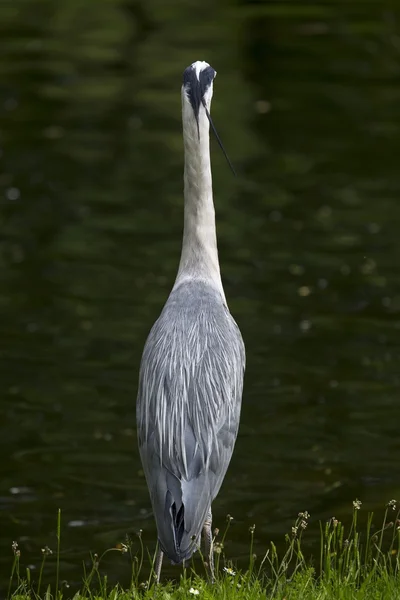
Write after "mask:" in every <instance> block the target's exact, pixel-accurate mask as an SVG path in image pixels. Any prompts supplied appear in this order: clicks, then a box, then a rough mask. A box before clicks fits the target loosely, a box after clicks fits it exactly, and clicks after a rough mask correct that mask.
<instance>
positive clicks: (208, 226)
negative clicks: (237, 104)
mask: <svg viewBox="0 0 400 600" xmlns="http://www.w3.org/2000/svg"><path fill="white" fill-rule="evenodd" d="M183 93H184V92H183ZM182 120H183V142H184V150H185V171H184V196H185V217H184V229H183V242H182V254H181V260H180V263H179V270H178V275H177V277H176V281H175V285H174V288H176V287H178V286H179V285H180V284H181V283H182V282H183V281H184V280H188V279H197V280H198V279H202V280H204V281H207V282H208V283H210V284H211V285H213V286H214V287H216V288H217V289H218V291H219V292H220V293H221V295H222V298H223V299H224V301H225V294H224V290H223V287H222V281H221V275H220V269H219V261H218V249H217V234H216V230H215V211H214V202H213V193H212V178H211V162H210V135H209V127H210V126H209V122H208V118H207V115H206V112H205V109H204V107H203V106H200V112H199V129H197V123H196V119H195V117H194V114H193V110H192V107H191V105H190V102H189V101H188V100H187V98H185V97H183V98H182ZM199 133H200V139H199Z"/></svg>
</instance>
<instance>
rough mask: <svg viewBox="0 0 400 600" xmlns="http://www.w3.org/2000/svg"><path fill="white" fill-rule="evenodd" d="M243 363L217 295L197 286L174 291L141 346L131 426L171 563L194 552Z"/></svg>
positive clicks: (227, 451)
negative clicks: (135, 430)
mask: <svg viewBox="0 0 400 600" xmlns="http://www.w3.org/2000/svg"><path fill="white" fill-rule="evenodd" d="M244 366H245V355H244V345H243V341H242V338H241V335H240V332H239V330H238V327H237V325H236V323H235V321H234V320H233V318H232V316H231V315H230V313H229V311H228V309H227V307H226V305H225V304H224V302H223V300H222V298H221V296H220V294H219V292H217V291H216V290H215V289H213V287H212V286H210V285H209V284H207V283H204V282H202V281H190V282H187V283H182V285H180V286H179V287H178V288H177V289H174V290H173V292H172V293H171V295H170V297H169V299H168V301H167V303H166V305H165V307H164V310H163V311H162V313H161V316H160V318H159V319H158V320H157V321H156V323H155V324H154V326H153V328H152V330H151V332H150V335H149V337H148V339H147V342H146V345H145V348H144V353H143V358H142V365H141V370H140V383H139V396H138V403H137V423H138V432H139V449H140V455H141V458H142V463H143V468H144V472H145V475H146V480H147V484H148V487H149V490H150V497H151V501H152V505H153V510H154V515H155V518H156V522H157V529H158V536H159V541H160V545H161V548H162V550H163V551H164V552H165V553H166V555H167V556H168V557H169V558H170V559H171V560H172V561H173V562H175V563H180V562H181V561H182V560H184V559H188V558H190V556H191V555H192V553H193V552H194V550H195V549H196V548H197V546H198V543H199V541H198V538H199V535H200V533H201V530H202V527H203V525H204V521H205V518H206V515H207V512H208V510H209V509H210V506H211V503H212V501H213V500H214V498H215V496H216V495H217V494H218V491H219V488H220V486H221V484H222V481H223V479H224V476H225V473H226V470H227V468H228V465H229V461H230V459H231V456H232V451H233V447H234V444H235V440H236V435H237V431H238V426H239V417H240V405H241V397H242V386H243V372H244ZM193 537H194V540H193V539H192V538H193Z"/></svg>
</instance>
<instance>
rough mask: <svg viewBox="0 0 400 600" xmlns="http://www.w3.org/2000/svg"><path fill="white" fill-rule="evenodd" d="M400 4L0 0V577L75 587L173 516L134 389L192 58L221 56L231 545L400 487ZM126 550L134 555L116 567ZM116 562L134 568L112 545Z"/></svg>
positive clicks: (175, 210) (172, 200)
mask: <svg viewBox="0 0 400 600" xmlns="http://www.w3.org/2000/svg"><path fill="white" fill-rule="evenodd" d="M394 6H395V4H394V3H393V5H392V4H391V3H388V2H378V1H376V2H368V3H367V2H353V3H347V2H340V1H336V2H324V3H307V2H306V3H304V2H295V1H293V2H268V3H266V2H265V3H263V2H233V1H231V2H228V1H227V2H225V3H223V2H221V3H215V2H214V1H213V0H205V1H202V2H190V3H189V2H187V1H186V0H177V1H176V2H174V3H165V2H164V0H151V1H150V0H146V2H134V1H132V0H130V1H128V2H122V1H121V0H107V1H106V0H98V2H96V9H95V10H93V7H90V6H89V5H87V4H85V3H83V2H81V1H79V0H65V1H64V2H62V3H60V2H55V1H54V0H43V1H42V2H40V3H36V5H33V4H32V3H31V2H29V1H27V0H13V3H11V2H6V3H3V4H2V5H1V7H0V40H1V42H0V43H1V55H2V60H1V62H0V114H1V128H0V129H1V131H0V149H1V170H0V187H1V190H0V195H1V212H0V232H1V238H0V266H1V268H0V308H1V310H0V352H1V361H0V383H1V423H0V428H1V429H0V434H1V435H0V485H1V490H0V510H1V512H0V518H1V535H0V545H1V548H0V573H1V576H0V580H1V583H4V581H5V579H6V578H7V577H8V575H9V569H10V564H11V542H12V541H13V540H18V541H19V543H20V548H21V552H22V560H23V562H24V565H27V564H36V565H37V564H38V562H39V560H40V557H41V552H40V549H41V547H43V546H44V544H48V545H49V546H50V547H51V548H52V549H53V550H54V549H55V524H56V511H57V509H58V508H59V507H61V509H62V537H63V539H62V548H63V554H62V578H66V579H68V580H70V581H77V580H78V581H79V579H80V577H81V574H82V568H81V560H82V558H83V557H86V558H88V556H89V553H90V552H91V551H92V552H93V551H98V552H101V551H102V550H104V549H105V548H107V547H110V546H113V545H115V544H116V543H117V542H120V541H123V540H124V536H125V533H126V532H130V533H134V532H135V531H137V530H138V529H139V528H142V529H143V530H144V534H143V535H144V538H145V543H146V544H147V545H149V547H153V542H154V534H155V530H154V525H153V520H152V516H151V513H150V504H149V499H148V494H147V490H146V486H145V482H144V479H143V476H142V474H141V471H140V463H139V458H138V452H137V448H136V437H135V420H134V406H135V396H136V386H137V374H138V366H139V360H140V356H141V351H142V348H143V344H144V341H145V338H146V335H147V333H148V331H149V328H150V327H151V325H152V323H153V321H154V320H155V319H156V317H157V316H158V314H159V312H160V309H161V307H162V305H163V303H164V302H165V300H166V298H167V296H168V293H169V291H170V289H171V286H172V283H173V280H174V277H175V273H176V269H177V264H178V259H179V253H180V242H181V231H182V208H183V207H182V142H181V125H180V95H179V94H180V81H181V73H182V71H183V69H184V67H186V66H187V65H188V64H190V63H191V62H192V61H194V60H197V59H201V60H203V59H205V60H207V61H209V62H210V63H211V64H212V65H213V66H214V67H215V68H216V70H217V71H218V77H217V80H216V83H215V92H214V102H213V116H214V119H215V123H216V125H217V127H218V129H219V132H220V135H221V137H222V139H223V140H224V143H225V146H226V148H227V150H228V152H229V154H230V156H231V159H232V161H233V162H234V164H235V166H236V169H237V171H238V173H239V176H238V178H236V179H234V178H233V177H232V176H231V174H230V172H229V170H228V168H227V166H226V164H225V163H224V158H223V156H222V155H221V153H220V152H219V150H218V148H217V146H216V144H215V145H213V170H214V188H215V204H216V211H217V218H218V235H219V248H220V260H221V268H222V273H223V279H224V285H225V291H226V295H227V298H228V301H229V304H230V308H231V311H232V312H233V314H234V315H235V317H236V319H237V321H238V323H239V325H240V327H241V330H242V333H243V337H244V339H245V342H246V346H247V356H248V369H247V376H246V384H245V394H244V404H243V417H242V426H241V430H240V435H239V438H238V442H237V446H236V450H235V455H234V458H233V461H232V463H231V467H230V469H229V472H228V475H227V477H226V480H225V484H224V486H223V488H222V490H221V493H220V495H219V497H218V499H217V500H216V502H215V505H214V516H215V524H216V525H217V526H220V527H221V528H222V527H223V524H224V521H225V515H226V514H227V513H228V512H229V513H230V514H232V515H233V516H234V517H235V522H234V523H235V525H234V527H232V530H231V533H230V535H229V538H230V543H229V545H228V547H227V552H228V554H229V555H230V556H232V557H236V558H238V559H239V561H240V558H241V557H244V556H245V555H246V554H247V552H248V526H249V525H252V524H253V523H256V525H257V530H256V537H257V541H256V548H257V552H261V551H262V550H265V548H266V546H267V543H268V542H269V540H271V539H273V540H274V541H275V542H277V543H279V541H280V540H282V539H283V536H284V533H285V532H286V531H288V529H289V528H290V523H291V519H292V518H293V517H294V516H296V515H297V513H298V512H299V510H305V509H307V510H308V511H309V512H310V513H311V516H312V525H311V530H310V531H309V533H308V539H309V540H310V543H312V542H313V540H315V539H316V538H317V536H318V535H319V534H318V524H317V523H318V520H319V519H326V518H329V517H331V516H332V515H335V516H336V517H343V516H345V515H349V514H350V510H351V503H352V500H353V499H354V498H356V497H358V498H361V499H362V500H363V508H365V509H369V510H378V511H379V510H380V509H381V508H382V506H383V505H384V504H385V502H386V501H387V500H389V499H390V498H392V497H394V498H396V497H397V498H398V497H399V495H400V494H399V492H400V462H399V450H400V436H399V423H400V401H399V392H400V373H399V363H400V342H399V336H400V278H399V261H400V233H399V232H400V203H399V193H400V169H399V156H400V135H399V134H400V126H399V123H400V26H399V16H400V15H398V14H396V12H395V11H394V9H393V7H394ZM117 562H118V561H117ZM109 574H110V576H113V575H114V577H118V578H119V579H120V580H121V581H123V580H124V578H127V577H128V576H129V569H128V567H127V565H126V563H123V562H121V561H120V562H118V564H115V565H114V566H113V568H112V569H111V573H109Z"/></svg>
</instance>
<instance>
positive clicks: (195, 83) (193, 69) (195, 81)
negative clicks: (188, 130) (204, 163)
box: [182, 60, 235, 174]
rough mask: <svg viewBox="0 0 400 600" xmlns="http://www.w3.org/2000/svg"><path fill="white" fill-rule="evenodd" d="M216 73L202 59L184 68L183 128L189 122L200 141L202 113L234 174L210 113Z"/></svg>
mask: <svg viewBox="0 0 400 600" xmlns="http://www.w3.org/2000/svg"><path fill="white" fill-rule="evenodd" d="M216 75H217V72H216V71H215V70H214V69H213V68H212V67H211V66H210V65H209V64H208V63H206V62H205V61H204V60H197V61H196V62H194V63H192V64H191V65H190V66H189V67H187V69H185V70H184V72H183V85H182V108H183V110H182V113H183V120H184V129H185V123H186V124H187V123H190V122H191V123H192V126H194V127H196V128H197V136H198V140H199V141H200V129H201V127H200V115H201V114H202V117H201V122H202V123H206V122H207V120H208V122H209V123H210V125H211V129H212V130H213V132H214V134H215V137H216V138H217V142H218V144H219V145H220V147H221V150H222V152H223V153H224V156H225V158H226V160H227V161H228V164H229V166H230V168H231V170H232V172H233V174H235V170H234V168H233V166H232V163H231V161H230V160H229V158H228V155H227V154H226V152H225V148H224V147H223V145H222V142H221V140H220V137H219V135H218V133H217V130H216V129H215V126H214V123H213V121H212V119H211V115H210V106H211V99H212V95H213V82H214V79H215V77H216ZM203 115H204V116H203ZM193 117H194V119H193ZM203 119H204V121H203Z"/></svg>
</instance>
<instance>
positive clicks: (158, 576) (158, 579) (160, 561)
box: [154, 548, 164, 583]
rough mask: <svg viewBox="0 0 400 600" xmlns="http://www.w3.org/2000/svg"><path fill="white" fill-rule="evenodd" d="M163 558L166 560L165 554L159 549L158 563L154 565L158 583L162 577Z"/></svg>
mask: <svg viewBox="0 0 400 600" xmlns="http://www.w3.org/2000/svg"><path fill="white" fill-rule="evenodd" d="M163 558H164V552H163V551H162V550H161V549H160V548H158V550H157V556H156V562H155V565H154V571H155V574H156V582H157V583H160V575H161V567H162V561H163Z"/></svg>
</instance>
